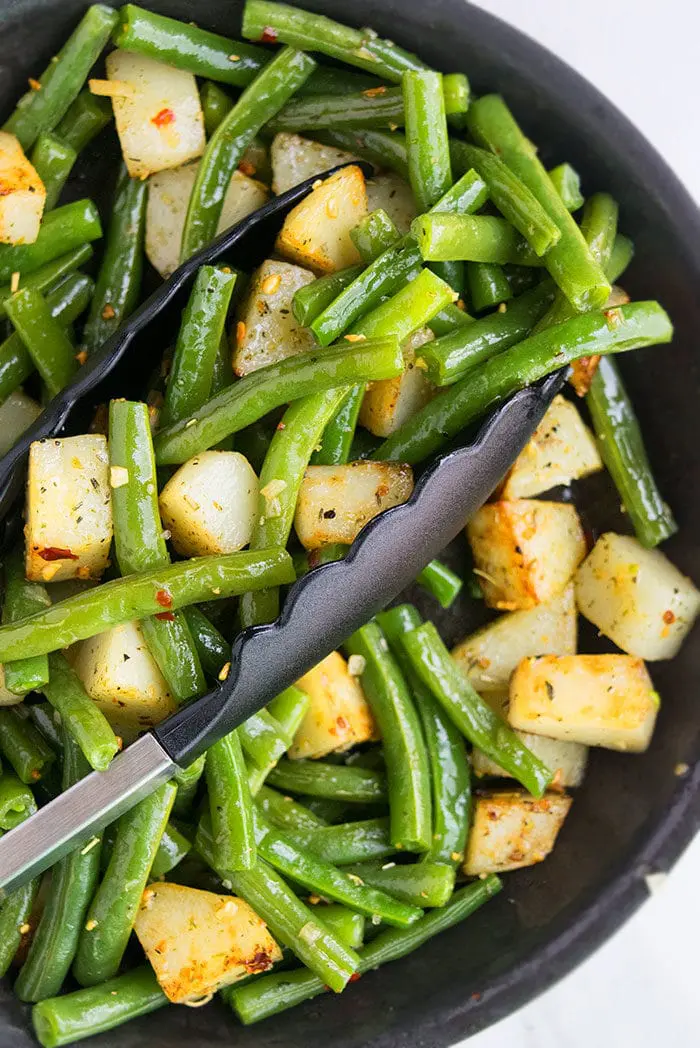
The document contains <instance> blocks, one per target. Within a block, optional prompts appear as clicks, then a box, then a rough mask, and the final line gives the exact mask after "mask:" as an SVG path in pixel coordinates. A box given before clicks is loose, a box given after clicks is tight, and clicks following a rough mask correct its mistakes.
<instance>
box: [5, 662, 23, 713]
mask: <svg viewBox="0 0 700 1048" xmlns="http://www.w3.org/2000/svg"><path fill="white" fill-rule="evenodd" d="M23 698H24V695H15V693H14V692H13V691H9V690H8V689H7V688H6V687H5V667H4V666H2V665H0V706H16V705H17V703H18V702H21V701H22V699H23Z"/></svg>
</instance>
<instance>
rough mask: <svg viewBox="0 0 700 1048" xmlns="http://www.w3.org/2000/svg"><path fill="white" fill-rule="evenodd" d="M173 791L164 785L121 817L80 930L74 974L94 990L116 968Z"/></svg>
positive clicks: (173, 788)
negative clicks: (101, 876) (101, 875)
mask: <svg viewBox="0 0 700 1048" xmlns="http://www.w3.org/2000/svg"><path fill="white" fill-rule="evenodd" d="M176 792H177V789H176V787H175V786H174V785H172V784H171V783H165V785H164V786H160V787H159V788H158V789H157V790H156V791H155V792H154V793H152V794H151V795H150V796H149V797H146V798H145V799H144V800H142V801H140V802H139V803H138V804H137V805H136V807H135V808H132V809H131V811H128V812H126V813H125V814H124V815H122V816H121V817H120V819H119V822H118V826H117V836H116V839H115V842H114V848H113V850H112V855H111V858H110V860H109V866H108V867H107V870H106V872H105V875H104V877H103V878H102V880H101V882H100V884H99V887H98V888H97V891H96V892H95V895H94V896H93V899H92V902H91V903H90V906H89V908H88V912H87V920H86V921H85V924H84V925H83V927H82V929H81V931H80V937H79V939H78V948H77V951H76V955H75V961H74V963H73V975H74V976H75V978H76V979H77V981H78V982H79V983H80V985H81V986H95V985H96V984H97V983H101V982H104V980H105V979H111V978H113V977H114V975H115V974H116V972H117V971H118V970H119V965H120V963H121V959H122V956H123V954H124V950H125V949H126V944H127V942H128V941H129V936H130V935H131V929H132V927H133V924H134V920H135V919H136V914H137V911H138V907H139V903H140V901H141V895H142V894H143V889H144V888H145V887H146V882H147V881H148V875H149V873H150V872H151V866H152V865H153V860H154V859H155V857H156V852H157V851H158V845H159V843H160V839H161V837H162V836H163V831H164V830H165V827H166V825H167V822H168V817H169V815H170V810H171V808H172V806H173V801H174V800H175V794H176Z"/></svg>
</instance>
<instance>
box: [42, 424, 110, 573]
mask: <svg viewBox="0 0 700 1048" xmlns="http://www.w3.org/2000/svg"><path fill="white" fill-rule="evenodd" d="M24 530H25V535H26V545H27V554H26V571H27V578H28V579H31V580H32V581H33V582H52V581H53V582H59V581H60V580H61V579H72V578H78V579H88V578H94V579H95V578H99V577H100V575H101V574H102V572H103V571H104V570H105V568H106V567H107V560H108V558H109V546H110V543H111V541H112V494H111V489H110V484H109V455H108V453H107V441H106V439H105V437H103V436H102V435H101V434H99V433H94V434H86V435H85V436H82V437H64V438H63V439H60V440H54V439H50V440H40V441H36V442H35V443H34V444H32V446H31V448H30V451H29V477H28V480H27V524H26V527H25V529H24Z"/></svg>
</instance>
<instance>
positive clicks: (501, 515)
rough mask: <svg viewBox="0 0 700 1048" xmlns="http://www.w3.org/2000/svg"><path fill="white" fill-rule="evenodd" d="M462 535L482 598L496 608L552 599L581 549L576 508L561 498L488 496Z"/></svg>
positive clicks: (580, 555)
mask: <svg viewBox="0 0 700 1048" xmlns="http://www.w3.org/2000/svg"><path fill="white" fill-rule="evenodd" d="M467 538H468V539H469V543H470V545H471V548H472V553H473V554H474V561H475V564H476V567H475V572H476V574H477V576H478V577H479V583H480V585H481V588H482V590H483V593H484V599H485V600H486V603H487V604H488V606H489V607H491V608H500V609H501V610H502V611H516V610H517V609H518V608H532V607H533V606H534V605H535V604H540V603H541V602H542V601H546V600H552V598H553V597H556V596H557V594H558V593H561V591H562V590H563V589H564V587H565V586H566V584H567V583H568V582H569V580H570V579H571V577H572V575H573V574H574V572H575V571H576V568H577V567H578V565H579V564H580V563H581V561H582V560H583V558H584V557H585V555H586V540H585V538H584V535H583V529H582V527H581V522H580V520H579V519H578V513H577V512H576V510H575V508H574V507H573V506H571V505H568V504H567V503H563V502H539V501H537V500H535V499H518V500H516V501H514V502H491V503H489V504H488V505H486V506H482V507H481V509H480V510H478V511H477V512H476V513H475V514H474V516H473V517H472V519H471V520H470V521H469V523H468V524H467Z"/></svg>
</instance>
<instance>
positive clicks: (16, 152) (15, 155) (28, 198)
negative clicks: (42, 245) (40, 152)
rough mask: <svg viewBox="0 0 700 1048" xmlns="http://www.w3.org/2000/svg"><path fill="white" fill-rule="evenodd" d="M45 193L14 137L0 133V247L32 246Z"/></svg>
mask: <svg viewBox="0 0 700 1048" xmlns="http://www.w3.org/2000/svg"><path fill="white" fill-rule="evenodd" d="M45 203H46V190H45V188H44V183H43V182H42V181H41V179H40V178H39V175H38V174H37V172H36V170H35V168H34V166H33V165H32V164H30V162H29V161H28V160H27V158H26V156H25V155H24V150H23V149H22V146H21V145H20V144H19V141H18V139H16V138H15V136H14V135H10V134H8V133H7V131H0V244H33V243H34V241H35V240H36V238H37V237H38V236H39V226H40V225H41V216H42V215H43V213H44V204H45Z"/></svg>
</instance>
